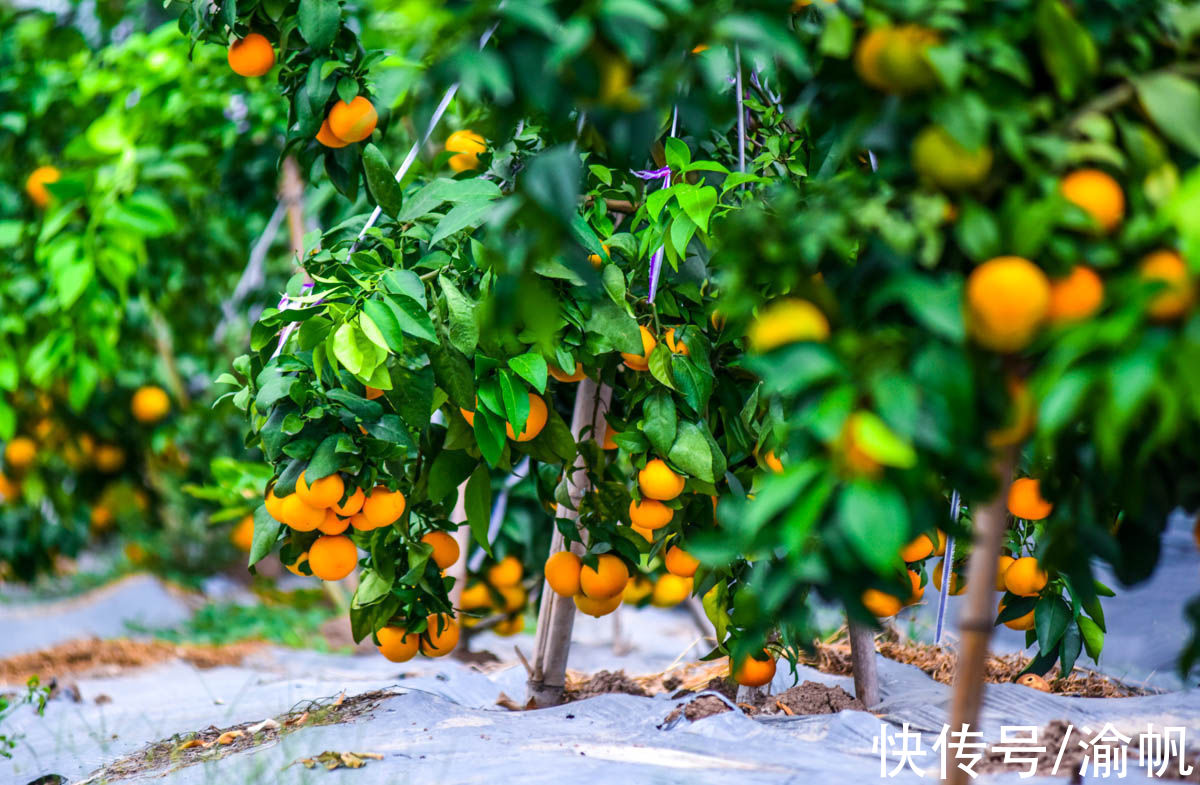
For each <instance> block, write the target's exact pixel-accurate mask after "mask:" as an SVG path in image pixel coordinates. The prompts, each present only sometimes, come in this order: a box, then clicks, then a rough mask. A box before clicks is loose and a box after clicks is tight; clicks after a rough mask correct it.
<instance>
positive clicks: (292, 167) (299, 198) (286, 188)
mask: <svg viewBox="0 0 1200 785" xmlns="http://www.w3.org/2000/svg"><path fill="white" fill-rule="evenodd" d="M279 197H280V200H281V201H282V202H283V205H284V207H285V209H286V210H287V223H288V238H289V240H290V243H291V246H292V253H293V254H295V256H296V259H297V264H299V265H300V267H301V268H303V267H304V259H302V258H300V257H301V256H302V255H303V254H304V181H303V180H302V179H300V167H299V166H297V165H296V159H295V158H293V157H291V156H290V155H289V156H288V157H287V158H284V159H283V179H282V181H281V182H280V184H279Z"/></svg>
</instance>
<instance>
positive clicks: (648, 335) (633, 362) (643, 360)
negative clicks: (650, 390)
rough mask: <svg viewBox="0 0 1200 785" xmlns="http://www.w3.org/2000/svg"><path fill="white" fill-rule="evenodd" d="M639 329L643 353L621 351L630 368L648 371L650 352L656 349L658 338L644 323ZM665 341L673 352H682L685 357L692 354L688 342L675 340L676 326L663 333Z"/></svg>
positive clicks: (622, 357)
mask: <svg viewBox="0 0 1200 785" xmlns="http://www.w3.org/2000/svg"><path fill="white" fill-rule="evenodd" d="M638 331H639V332H640V334H641V338H642V353H641V354H633V353H632V352H621V359H622V360H624V362H625V365H626V367H628V368H629V369H630V370H633V371H648V370H650V352H652V351H654V347H655V346H658V339H657V338H655V337H654V333H652V332H650V330H648V329H647V328H646V327H645V326H644V325H638ZM663 341H664V342H665V343H666V344H667V348H668V349H670V350H671V354H681V355H683V356H685V357H686V356H688V355H689V354H690V352H689V351H688V347H687V344H686V343H685V342H684V341H683V340H679V341H676V340H675V328H674V327H672V328H670V329H668V330H667V331H666V332H665V333H663Z"/></svg>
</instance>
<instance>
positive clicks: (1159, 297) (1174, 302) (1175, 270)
mask: <svg viewBox="0 0 1200 785" xmlns="http://www.w3.org/2000/svg"><path fill="white" fill-rule="evenodd" d="M1138 275H1139V276H1140V277H1141V278H1142V280H1144V281H1161V282H1162V283H1164V284H1166V287H1165V288H1164V287H1160V291H1159V293H1158V294H1156V295H1154V298H1153V299H1151V300H1150V305H1149V307H1148V308H1147V310H1148V312H1149V313H1150V316H1152V317H1153V318H1155V319H1157V320H1160V321H1167V320H1170V319H1177V318H1179V317H1180V316H1183V314H1185V313H1187V311H1188V310H1189V309H1191V307H1192V303H1193V301H1194V300H1195V297H1196V289H1195V285H1194V284H1193V283H1192V277H1191V272H1190V271H1189V270H1188V266H1187V263H1186V262H1185V261H1184V260H1183V257H1182V256H1180V255H1179V253H1178V252H1176V251H1171V250H1165V249H1164V250H1160V251H1154V252H1153V253H1150V254H1147V255H1146V256H1145V257H1143V258H1142V261H1141V264H1139V265H1138Z"/></svg>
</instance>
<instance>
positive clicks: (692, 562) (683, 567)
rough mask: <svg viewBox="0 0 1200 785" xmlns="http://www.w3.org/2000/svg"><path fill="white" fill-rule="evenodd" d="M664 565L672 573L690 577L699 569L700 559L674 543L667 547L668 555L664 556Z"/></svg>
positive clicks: (681, 576)
mask: <svg viewBox="0 0 1200 785" xmlns="http://www.w3.org/2000/svg"><path fill="white" fill-rule="evenodd" d="M663 565H664V566H665V567H666V568H667V572H669V573H671V574H672V575H678V576H679V577H680V578H690V577H692V576H693V575H695V574H696V570H697V569H699V567H700V560H699V559H697V558H696V557H695V556H693V555H692V554H690V553H688V552H687V551H685V550H684V549H683V548H680V547H679V546H678V545H672V546H671V547H670V548H668V549H667V553H666V555H665V556H663Z"/></svg>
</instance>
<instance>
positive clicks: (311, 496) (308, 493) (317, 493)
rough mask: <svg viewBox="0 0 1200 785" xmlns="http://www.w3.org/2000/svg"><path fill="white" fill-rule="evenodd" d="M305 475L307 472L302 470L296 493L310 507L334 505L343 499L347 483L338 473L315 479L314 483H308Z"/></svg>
mask: <svg viewBox="0 0 1200 785" xmlns="http://www.w3.org/2000/svg"><path fill="white" fill-rule="evenodd" d="M304 475H305V472H300V479H299V480H297V481H296V495H297V496H299V497H300V500H301V501H302V502H304V503H305V504H307V505H308V506H309V507H320V508H322V509H324V508H326V507H332V506H333V505H335V504H337V503H338V502H339V501H341V499H342V495H343V494H344V493H345V492H346V484H345V483H344V482H342V478H341V477H340V476H339V475H337V474H331V475H329V476H327V477H322V478H321V479H319V480H314V481H313V484H312V485H309V484H308V480H307V479H306V478H305V476H304Z"/></svg>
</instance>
